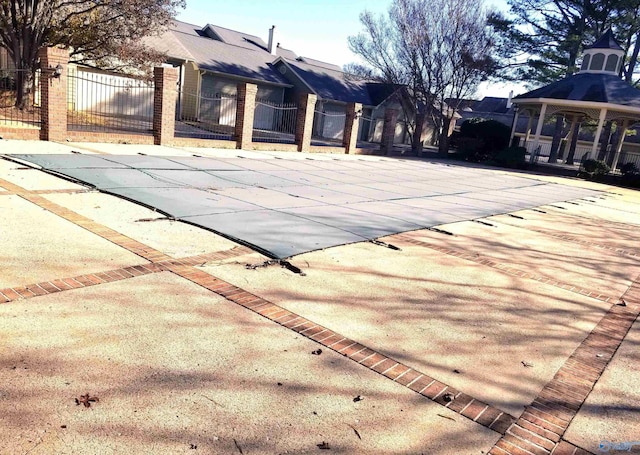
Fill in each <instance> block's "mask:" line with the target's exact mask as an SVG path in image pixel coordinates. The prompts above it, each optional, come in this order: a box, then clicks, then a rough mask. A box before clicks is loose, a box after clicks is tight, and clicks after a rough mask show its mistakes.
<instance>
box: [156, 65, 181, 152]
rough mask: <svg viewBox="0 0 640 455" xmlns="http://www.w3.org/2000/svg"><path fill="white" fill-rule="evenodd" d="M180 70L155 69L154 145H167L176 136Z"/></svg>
mask: <svg viewBox="0 0 640 455" xmlns="http://www.w3.org/2000/svg"><path fill="white" fill-rule="evenodd" d="M177 82H178V68H164V67H160V66H159V67H156V68H154V69H153V83H154V87H155V89H154V93H153V143H154V144H156V145H165V144H167V143H169V141H170V140H171V139H173V138H174V136H175V129H176V97H177V96H178V92H177V86H176V84H177Z"/></svg>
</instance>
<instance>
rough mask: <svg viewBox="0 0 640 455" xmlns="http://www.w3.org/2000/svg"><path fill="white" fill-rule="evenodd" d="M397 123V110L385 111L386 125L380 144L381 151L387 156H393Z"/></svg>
mask: <svg viewBox="0 0 640 455" xmlns="http://www.w3.org/2000/svg"><path fill="white" fill-rule="evenodd" d="M396 123H398V111H397V110H395V109H386V110H385V111H384V125H383V127H382V142H381V143H380V149H381V150H382V151H383V152H384V153H385V154H386V155H391V152H392V151H393V140H394V139H395V136H396Z"/></svg>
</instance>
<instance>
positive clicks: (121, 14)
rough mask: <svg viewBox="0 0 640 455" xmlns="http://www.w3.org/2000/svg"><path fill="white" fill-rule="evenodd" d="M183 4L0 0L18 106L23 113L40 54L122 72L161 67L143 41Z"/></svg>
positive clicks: (2, 42)
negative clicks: (57, 50) (52, 49)
mask: <svg viewBox="0 0 640 455" xmlns="http://www.w3.org/2000/svg"><path fill="white" fill-rule="evenodd" d="M184 5H185V1H184V0H0V46H1V47H4V48H5V49H6V50H7V52H8V54H9V56H10V58H11V59H12V60H13V63H14V65H15V67H16V68H18V69H20V70H28V71H18V73H17V81H16V84H17V86H18V91H17V100H16V106H17V107H19V108H23V107H25V105H26V103H27V101H28V98H29V89H30V87H31V82H32V79H31V78H32V74H33V72H34V71H35V70H36V69H37V68H38V49H39V48H40V47H42V46H63V47H67V48H69V49H70V51H71V61H72V62H74V63H88V64H92V65H96V66H100V67H101V68H103V69H110V70H116V71H125V70H127V69H132V68H138V69H139V68H140V66H141V65H148V64H149V63H151V62H159V61H160V58H161V56H160V55H159V54H158V53H157V52H154V51H152V50H151V49H149V48H147V47H146V46H145V45H144V44H143V43H142V41H141V38H142V37H144V36H148V35H152V34H155V33H160V32H162V31H163V29H164V27H166V25H167V24H168V23H169V21H171V19H172V18H173V17H174V16H175V14H176V10H177V8H179V7H184Z"/></svg>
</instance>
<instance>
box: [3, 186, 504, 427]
mask: <svg viewBox="0 0 640 455" xmlns="http://www.w3.org/2000/svg"><path fill="white" fill-rule="evenodd" d="M0 186H2V187H4V188H6V189H8V190H9V191H11V192H12V193H14V194H16V195H17V196H19V197H22V198H24V199H26V200H27V201H29V202H31V203H33V204H35V205H37V206H39V207H41V208H43V209H45V210H48V211H49V212H51V213H53V214H55V215H57V216H60V217H61V218H64V219H65V220H67V221H70V222H71V223H73V224H75V225H77V226H79V227H82V228H83V229H86V230H88V231H89V232H91V233H93V234H96V235H98V236H100V237H102V238H104V239H105V240H108V241H110V242H112V243H114V244H115V245H118V246H120V247H122V248H124V249H126V250H128V251H130V252H131V253H134V254H136V255H138V256H140V257H142V258H144V259H146V260H148V261H150V262H151V264H145V265H144V266H134V267H128V268H124V269H117V270H116V271H110V272H111V273H109V272H106V275H104V276H103V277H102V278H100V277H99V276H97V275H98V274H88V275H82V276H80V277H75V278H72V279H69V280H71V281H70V283H68V285H69V288H73V287H74V286H71V284H74V282H75V283H77V284H78V285H76V286H75V287H84V286H89V285H95V284H100V283H101V282H102V281H105V282H106V277H109V276H111V281H117V280H116V279H115V278H114V277H115V276H117V275H125V277H127V276H126V275H127V274H130V275H133V276H135V275H136V274H138V275H141V274H146V273H153V272H157V271H162V270H167V271H170V272H172V273H174V274H175V275H178V276H180V277H182V278H185V279H187V280H189V281H191V282H193V283H195V284H198V285H200V286H202V287H204V288H205V289H208V290H210V291H212V292H214V293H216V294H218V295H220V296H222V297H224V298H226V299H227V300H230V301H231V302H233V303H236V304H238V305H240V306H242V307H244V308H247V309H249V310H251V311H253V312H255V313H258V314H260V315H261V316H263V317H265V318H267V319H268V320H270V321H273V322H276V323H278V324H279V325H281V326H284V327H286V328H289V329H291V330H293V331H295V332H297V333H299V334H301V335H303V336H305V337H306V338H309V339H311V340H313V341H316V342H318V343H320V344H321V345H322V346H324V347H326V348H329V349H331V350H333V351H336V352H338V353H340V354H342V355H343V356H345V357H348V358H349V359H351V360H353V361H355V362H357V363H359V364H361V365H363V366H365V367H367V368H369V369H370V370H372V371H375V372H376V373H379V374H381V375H383V376H385V377H387V378H389V379H391V380H393V381H394V382H397V383H398V384H401V385H404V386H405V387H408V388H409V389H411V390H413V391H414V392H417V393H419V394H420V395H422V396H424V397H425V398H428V399H430V400H432V401H435V402H436V403H438V404H440V405H442V406H445V407H447V408H449V409H450V410H452V411H454V412H456V413H458V414H460V415H462V416H464V417H466V418H468V419H470V420H472V421H474V422H476V423H478V424H480V425H482V426H485V427H487V428H489V429H491V430H493V431H496V432H498V433H501V434H504V432H505V431H506V430H507V428H508V427H509V426H510V425H511V424H512V423H513V422H514V421H515V417H513V416H511V415H509V414H507V413H505V412H503V411H501V410H500V409H498V408H496V407H493V406H491V405H489V404H486V403H484V402H482V401H479V400H476V399H475V398H473V397H471V396H469V395H467V394H465V393H463V392H461V391H459V390H457V389H455V388H453V387H450V386H449V385H447V384H444V383H442V382H440V381H437V380H436V379H434V378H431V377H430V376H428V375H426V374H423V373H421V372H419V371H417V370H414V369H412V368H410V367H408V366H406V365H404V364H402V363H400V362H396V361H395V360H393V359H391V358H390V357H387V356H385V355H383V354H381V353H379V352H376V351H374V350H372V349H370V348H368V347H366V346H364V345H361V344H360V343H357V342H356V341H354V340H350V339H348V338H346V337H343V336H342V335H340V334H338V333H336V332H333V331H331V330H329V329H327V328H325V327H323V326H320V325H318V324H315V323H314V322H312V321H310V320H308V319H306V318H303V317H302V316H299V315H297V314H295V313H292V312H290V311H288V310H286V309H284V308H282V307H280V306H278V305H276V304H274V303H271V302H269V301H267V300H265V299H262V298H261V297H258V296H256V295H253V294H251V293H249V292H247V291H245V290H244V289H241V288H239V287H237V286H234V285H232V284H230V283H227V282H225V281H223V280H221V279H219V278H216V277H214V276H213V275H210V274H208V273H206V272H203V271H202V270H199V269H197V268H196V267H194V266H195V265H198V264H201V263H202V262H206V260H205V257H208V256H209V255H201V257H197V256H196V257H191V258H185V259H174V258H171V257H170V256H168V255H166V254H164V253H162V252H160V251H158V250H156V249H154V248H152V247H150V246H148V245H145V244H143V243H141V242H138V241H137V240H134V239H132V238H130V237H127V236H125V235H124V234H121V233H119V232H117V231H115V230H113V229H111V228H108V227H106V226H104V225H102V224H100V223H97V222H95V221H93V220H91V219H89V218H87V217H84V216H82V215H80V214H78V213H76V212H74V211H72V210H70V209H67V208H66V207H63V206H60V205H58V204H56V203H55V202H52V201H50V200H48V199H46V198H44V197H42V196H40V195H37V194H34V192H32V191H30V190H27V189H25V188H22V187H20V186H18V185H15V184H13V183H11V182H8V181H6V180H3V179H0ZM239 248H245V249H246V247H239ZM246 251H247V252H248V251H250V250H248V249H246ZM212 254H216V253H212ZM158 267H160V268H161V269H162V270H160V269H158ZM120 279H123V278H120ZM55 282H56V281H55V280H54V281H53V282H45V283H38V284H36V285H27V286H24V287H21V288H19V289H15V288H13V289H11V290H2V291H1V292H2V294H0V295H3V296H4V297H5V298H3V299H4V300H5V301H6V302H9V301H13V300H19V299H22V298H30V297H36V296H38V295H43V294H48V293H53V292H60V291H62V290H63V289H61V288H60V287H58V286H56V285H55V284H54V283H55ZM64 282H66V280H64ZM49 284H52V286H49ZM11 291H13V292H14V294H11ZM5 292H8V293H9V294H10V295H6V294H5ZM9 297H11V298H9Z"/></svg>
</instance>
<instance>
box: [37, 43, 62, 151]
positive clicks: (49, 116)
mask: <svg viewBox="0 0 640 455" xmlns="http://www.w3.org/2000/svg"><path fill="white" fill-rule="evenodd" d="M38 55H39V57H40V68H41V75H40V96H41V104H42V106H41V108H40V115H41V122H42V123H41V127H40V139H42V140H43V141H65V140H66V139H67V70H68V64H69V51H67V50H66V49H61V48H57V47H47V48H42V49H40V52H39V53H38ZM58 66H59V67H60V68H62V73H61V74H59V75H58V74H56V72H55V71H56V67H58Z"/></svg>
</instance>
